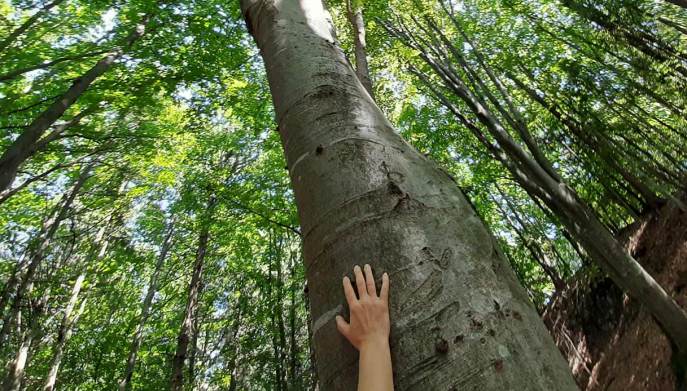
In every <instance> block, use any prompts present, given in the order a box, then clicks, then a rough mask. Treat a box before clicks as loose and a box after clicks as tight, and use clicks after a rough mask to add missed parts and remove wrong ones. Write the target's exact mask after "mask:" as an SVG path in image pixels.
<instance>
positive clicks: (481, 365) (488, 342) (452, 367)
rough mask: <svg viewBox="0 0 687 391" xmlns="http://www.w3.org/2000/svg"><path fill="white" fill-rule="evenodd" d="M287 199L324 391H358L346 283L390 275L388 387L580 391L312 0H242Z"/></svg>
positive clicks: (485, 240) (463, 212) (506, 272)
mask: <svg viewBox="0 0 687 391" xmlns="http://www.w3.org/2000/svg"><path fill="white" fill-rule="evenodd" d="M241 8H242V10H243V13H244V17H245V19H246V23H247V25H248V29H249V31H250V32H251V33H252V35H253V36H254V38H255V40H256V42H257V44H258V47H259V48H260V50H261V54H262V57H263V60H264V62H265V67H266V69H267V76H268V80H269V84H270V89H271V91H272V97H273V102H274V106H275V111H276V115H277V121H278V124H279V132H280V135H281V139H282V144H283V147H284V151H285V155H286V159H287V162H288V166H289V171H290V176H291V182H292V186H293V188H294V192H295V198H296V203H297V206H298V213H299V216H300V223H301V232H302V233H303V240H304V256H305V264H306V271H307V279H308V287H309V296H310V306H311V311H312V317H313V324H312V333H313V347H314V352H315V361H316V364H317V366H316V367H317V374H318V378H319V387H320V389H321V390H324V391H329V390H346V391H350V390H354V389H355V388H356V382H357V359H358V357H357V354H356V352H355V350H354V348H353V347H352V346H350V344H349V343H348V342H347V341H346V340H345V338H343V337H342V336H341V335H339V333H338V332H337V330H336V327H335V323H334V317H335V315H337V314H340V313H342V312H345V311H344V297H343V293H342V288H341V277H342V276H343V275H345V274H347V273H350V272H351V269H352V267H353V265H354V264H360V263H363V262H370V263H371V264H372V265H373V267H374V268H375V269H376V270H377V275H381V273H379V272H381V271H387V272H388V273H389V275H390V277H391V307H390V311H391V319H392V331H391V349H392V358H393V361H394V370H395V374H396V376H395V384H396V389H397V390H423V391H424V390H450V389H452V388H454V389H479V390H504V389H512V390H524V389H530V390H531V389H540V390H552V389H556V390H575V389H576V386H575V383H574V381H573V380H572V377H571V375H570V372H569V369H568V368H567V365H566V363H565V361H564V360H563V359H562V357H561V355H560V353H559V352H558V350H557V348H556V347H555V345H554V344H553V343H552V341H551V337H550V336H549V334H548V332H547V331H546V329H545V328H544V327H543V325H542V322H541V320H540V319H539V317H538V315H537V313H536V312H535V311H534V309H533V307H532V306H531V303H530V302H529V299H528V298H527V295H526V293H525V292H524V290H523V289H522V287H520V286H519V285H518V283H517V281H516V279H515V276H514V273H513V272H512V270H511V269H510V267H509V266H508V264H507V262H506V261H505V260H504V258H503V255H502V253H501V252H500V250H499V249H498V247H497V245H496V243H495V240H494V239H493V237H492V236H491V235H490V233H489V232H488V231H487V230H486V228H485V225H484V224H483V222H482V221H481V220H480V219H479V217H478V216H477V215H476V213H475V211H474V210H473V209H472V208H471V206H470V205H469V203H468V202H467V201H466V199H465V198H464V196H463V195H462V193H461V192H460V190H459V189H458V187H457V186H456V184H455V183H454V182H453V181H452V180H451V178H450V177H449V176H448V175H446V174H445V173H444V172H443V171H441V170H440V169H439V168H438V167H437V166H436V165H435V164H434V163H433V162H431V161H430V160H428V159H427V158H425V157H424V156H422V155H421V154H420V153H418V152H417V151H416V150H414V149H413V148H412V147H411V146H410V145H409V144H408V143H406V142H405V141H404V140H403V139H401V137H400V136H399V135H398V134H397V133H395V132H394V130H393V128H392V126H391V124H390V123H389V121H388V120H387V119H386V118H384V116H383V114H382V112H381V111H380V110H379V108H378V107H377V106H376V105H375V104H374V102H373V101H372V100H371V98H370V97H369V94H367V93H366V92H365V89H364V87H363V86H362V84H361V83H360V81H359V80H358V78H357V76H356V74H355V73H354V71H353V70H352V69H351V67H350V65H349V63H348V61H346V58H345V56H344V54H343V52H342V51H341V49H340V48H339V47H338V45H337V43H336V41H335V39H334V34H333V27H332V24H331V21H330V17H329V15H328V13H327V12H326V11H325V9H324V7H323V6H322V3H321V2H320V1H319V0H302V1H299V2H292V1H269V0H243V1H241Z"/></svg>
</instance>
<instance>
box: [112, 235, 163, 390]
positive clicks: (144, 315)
mask: <svg viewBox="0 0 687 391" xmlns="http://www.w3.org/2000/svg"><path fill="white" fill-rule="evenodd" d="M173 224H174V223H173V222H170V225H169V227H168V228H167V234H166V235H165V238H164V240H163V242H162V247H161V248H160V254H159V255H158V257H157V262H156V263H155V270H154V271H153V274H151V275H150V281H149V282H148V289H147V292H146V296H145V298H144V299H143V303H142V304H141V315H140V317H139V321H138V326H136V331H135V332H134V336H133V340H132V342H131V348H130V349H129V356H128V358H127V360H126V367H125V368H124V375H123V376H122V379H121V380H120V381H119V384H118V386H119V389H120V390H121V391H124V390H127V389H129V388H130V386H131V376H132V375H133V373H134V368H135V367H136V358H137V356H138V350H139V349H140V348H141V343H142V342H143V336H144V335H143V330H144V328H145V325H146V322H147V321H148V316H149V315H150V309H151V306H152V304H153V298H154V297H155V292H157V284H158V279H159V277H160V272H161V271H162V266H163V265H164V263H165V260H166V259H167V254H168V253H169V249H170V247H171V246H172V236H173V235H174V225H173Z"/></svg>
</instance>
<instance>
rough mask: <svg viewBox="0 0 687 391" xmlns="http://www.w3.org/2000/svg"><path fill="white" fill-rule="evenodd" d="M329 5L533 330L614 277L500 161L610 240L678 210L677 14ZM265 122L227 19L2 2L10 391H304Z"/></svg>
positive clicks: (1, 230)
mask: <svg viewBox="0 0 687 391" xmlns="http://www.w3.org/2000/svg"><path fill="white" fill-rule="evenodd" d="M328 3H329V4H328V7H329V11H330V13H331V16H332V20H333V22H334V25H335V26H336V27H337V39H338V41H339V44H340V45H341V47H342V48H343V50H344V52H345V53H346V55H347V56H348V59H349V61H350V63H351V64H355V66H356V71H357V72H358V75H359V77H360V78H362V79H364V78H365V77H366V76H365V75H364V73H361V72H362V70H361V68H362V67H368V66H369V69H367V70H366V73H367V77H369V83H367V85H365V87H366V88H368V89H369V92H370V94H371V97H373V98H374V101H375V102H376V104H377V105H378V106H379V107H380V108H381V110H382V111H383V113H384V114H385V115H386V116H387V118H389V120H390V121H391V122H392V123H393V124H394V125H395V126H396V128H397V129H398V131H399V133H400V135H401V136H402V137H403V138H404V139H405V140H406V141H407V142H408V143H410V144H411V145H412V146H413V147H415V148H416V149H417V150H419V151H420V152H422V153H423V154H424V155H425V156H426V157H428V158H429V159H430V160H431V161H433V162H435V163H436V165H437V166H438V167H440V169H441V170H443V171H444V172H445V173H446V174H447V175H449V176H450V177H451V178H452V179H453V181H454V182H455V186H457V187H458V188H460V189H461V191H462V192H463V194H464V195H465V196H466V197H467V198H468V199H469V200H470V202H471V205H472V207H473V208H474V210H475V211H476V213H477V214H478V215H479V217H480V218H481V219H482V220H483V221H484V222H485V223H486V225H487V226H488V228H489V230H490V231H491V232H492V233H493V235H494V236H495V237H496V239H497V241H498V243H499V244H500V248H501V250H502V251H503V253H504V254H505V257H506V258H507V260H508V261H509V263H510V265H511V266H512V268H513V270H514V271H515V274H516V275H517V278H518V280H519V282H520V284H521V285H522V286H524V288H525V289H526V291H527V294H528V296H529V299H530V300H531V301H532V303H533V304H534V305H535V306H536V308H537V309H540V310H541V309H543V308H544V307H545V305H546V304H547V303H548V302H549V300H550V298H551V297H552V295H554V294H556V292H560V291H562V290H564V289H565V288H566V286H567V285H568V284H569V283H570V282H571V281H573V279H574V278H576V277H577V276H580V275H584V274H590V273H591V274H593V273H603V272H607V271H604V270H599V267H598V264H597V263H596V262H597V261H596V258H598V257H597V256H595V254H594V253H590V250H589V249H588V248H586V247H585V243H584V240H583V239H581V238H580V235H579V234H576V233H575V232H574V231H575V229H574V228H572V227H573V225H574V224H575V222H574V221H572V222H571V221H570V217H569V216H568V215H564V214H563V213H561V212H560V211H559V210H557V209H556V208H555V207H554V206H552V203H551V202H550V201H549V200H548V199H547V197H549V193H547V192H546V191H541V192H538V190H537V189H539V188H541V187H542V186H543V185H540V184H538V183H536V181H532V182H530V184H529V185H528V183H524V184H523V180H520V179H518V178H519V177H518V172H520V171H527V169H526V168H523V167H525V166H526V165H527V164H526V163H525V162H524V160H523V161H518V160H517V159H516V158H514V157H513V156H515V155H517V154H516V153H515V152H512V150H514V149H513V148H511V147H509V145H511V144H509V142H510V141H508V140H511V141H512V143H513V145H517V146H518V148H519V150H520V151H524V152H522V153H523V154H524V155H526V156H527V157H528V159H529V160H531V161H533V162H535V163H536V167H539V168H540V169H541V170H543V171H542V172H545V173H546V174H547V175H549V177H551V178H555V179H556V180H557V181H558V182H557V183H562V184H565V185H566V186H568V187H569V188H570V189H571V191H572V192H573V193H571V194H575V197H576V198H575V199H577V200H579V203H580V205H584V206H585V207H586V208H588V209H586V210H587V211H588V212H589V214H590V215H593V216H595V218H597V219H598V221H599V222H600V225H599V226H600V227H602V228H603V229H605V230H606V231H607V232H609V233H610V234H611V235H614V236H615V235H618V234H620V233H621V232H622V231H623V229H624V228H625V227H627V226H629V225H630V224H632V223H633V222H635V221H638V219H639V218H640V217H641V216H643V215H645V214H646V213H649V212H650V211H652V210H654V209H655V208H657V207H659V206H660V205H663V204H664V203H665V202H667V201H669V200H672V201H673V202H677V203H679V204H680V205H681V207H682V208H685V209H687V206H685V205H683V204H681V202H680V201H679V199H678V198H679V197H677V195H678V194H681V193H682V192H684V191H685V189H686V186H687V148H685V145H687V116H686V114H687V95H686V94H687V7H686V5H685V4H684V3H683V2H681V1H679V0H676V1H669V2H668V1H662V0H654V1H649V0H594V1H588V0H527V1H525V0H500V1H485V0H465V1H456V0H393V1H383V2H382V1H376V0H347V1H339V0H333V1H331V2H328ZM356 15H358V17H356ZM361 27H362V28H364V31H363V34H362V37H363V39H362V40H361V39H360V38H361V35H360V33H361V31H360V28H361ZM360 56H365V59H366V61H365V63H363V64H361V62H360V61H356V58H358V59H359V58H360ZM364 84H365V83H364ZM475 102H477V103H479V105H477V106H476V105H475V104H474V103H475ZM480 107H481V108H480ZM484 113H488V114H489V118H491V119H485V114H484ZM274 116H275V113H274V108H273V106H272V101H271V95H270V85H269V83H268V80H267V78H266V76H265V69H264V65H263V62H262V60H261V58H260V52H259V50H258V49H257V47H256V46H255V44H254V43H253V40H252V39H251V37H250V33H249V31H248V30H247V28H246V25H245V22H244V20H243V15H242V13H241V10H240V8H239V6H238V4H236V2H227V1H216V0H205V1H199V0H193V1H191V0H173V1H172V0H170V1H150V0H135V1H127V2H120V1H116V2H107V1H100V0H96V1H82V0H52V1H51V0H47V1H43V0H37V1H33V0H32V1H28V0H27V1H25V0H0V151H4V152H3V154H2V156H1V157H0V281H2V297H1V298H0V313H1V314H2V332H1V334H0V356H1V357H2V360H3V362H6V363H8V364H7V366H6V368H5V369H4V371H3V373H2V377H3V380H2V382H3V387H5V389H39V388H42V387H48V383H50V381H49V380H50V374H51V373H53V374H54V375H53V376H54V378H53V380H52V385H51V386H50V388H45V389H52V387H56V388H61V389H76V388H77V387H78V389H80V390H100V389H114V388H115V387H120V388H121V389H127V388H131V389H137V390H138V389H140V390H157V389H164V388H166V387H168V385H169V383H170V377H171V376H172V373H173V367H174V362H175V359H177V361H178V360H180V363H181V367H178V368H177V369H179V370H180V371H181V372H179V374H180V375H182V376H183V377H182V378H183V380H182V383H183V387H187V388H186V389H207V390H215V389H217V390H218V389H230V390H234V389H247V390H273V389H274V390H301V389H312V388H313V387H314V385H315V384H316V382H317V379H316V376H315V366H316V364H317V363H316V362H314V361H313V359H312V357H313V354H312V351H311V347H310V339H311V335H310V333H311V328H310V327H309V325H310V324H311V323H312V321H311V319H310V315H309V314H310V312H309V303H308V283H307V281H306V277H305V276H306V271H305V266H304V263H303V255H302V249H301V244H302V236H303V235H304V233H303V232H301V228H300V227H299V215H298V211H297V208H296V204H295V199H294V194H293V191H292V189H291V186H290V182H289V169H290V168H289V167H288V166H287V163H286V160H285V157H284V152H283V149H282V141H283V140H281V139H280V133H279V129H278V126H277V122H276V121H275V119H274ZM489 120H493V122H494V123H498V124H500V125H499V127H495V128H493V129H492V128H490V127H489V125H488V121H489ZM495 129H496V130H495ZM498 129H501V130H503V132H504V133H503V134H501V133H498V132H499V131H501V130H498ZM504 134H505V136H504ZM506 136H507V137H506ZM504 140H505V141H504ZM509 148H511V149H509ZM514 154H515V155H514ZM524 155H523V156H524ZM529 160H528V161H529ZM509 164H510V166H509ZM532 183H534V184H532ZM528 186H529V187H528ZM551 197H553V196H551ZM365 261H367V260H361V262H365ZM194 281H195V282H197V284H196V285H195V289H197V292H196V293H197V296H196V298H195V299H193V300H196V301H197V302H196V304H195V305H194V306H193V305H190V304H189V303H191V302H193V300H191V294H190V292H191V290H193V289H192V287H193V286H194V284H193V282H194ZM392 300H393V280H392ZM190 307H193V308H190ZM184 324H187V326H188V327H187V328H186V332H184V327H183V325H184ZM180 329H181V332H180ZM182 334H183V335H182ZM182 336H183V338H182ZM184 338H185V339H186V340H187V341H186V343H187V345H188V348H184V349H183V353H184V354H183V355H182V356H179V350H178V345H179V341H180V340H181V339H184ZM22 352H23V355H22ZM132 360H133V361H132ZM127 363H130V364H131V365H128V364H127ZM179 389H181V388H179Z"/></svg>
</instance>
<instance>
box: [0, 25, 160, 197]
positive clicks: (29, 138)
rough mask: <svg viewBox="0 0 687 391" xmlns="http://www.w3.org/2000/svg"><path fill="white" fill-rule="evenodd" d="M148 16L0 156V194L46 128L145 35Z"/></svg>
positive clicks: (12, 179)
mask: <svg viewBox="0 0 687 391" xmlns="http://www.w3.org/2000/svg"><path fill="white" fill-rule="evenodd" d="M148 19H149V17H148V16H146V17H144V18H143V20H142V22H141V23H139V24H138V25H137V26H136V28H135V29H134V30H133V31H132V32H131V33H130V34H129V36H128V37H127V39H126V42H125V44H124V45H123V46H122V47H120V48H118V49H116V50H114V51H113V52H111V53H108V54H107V55H105V57H103V58H102V59H100V61H98V62H97V63H96V64H95V65H94V66H93V67H92V68H91V69H89V70H88V71H87V72H86V73H84V74H83V75H82V76H81V77H79V78H78V79H76V80H75V81H74V83H73V84H72V85H71V87H69V89H68V90H67V91H66V92H65V93H64V94H62V95H60V96H58V97H57V99H55V101H54V102H53V103H52V104H51V105H50V106H48V108H47V109H45V111H43V112H42V113H41V114H39V115H38V117H36V118H35V119H34V120H33V122H31V123H30V124H29V125H28V126H27V127H26V128H25V129H24V131H23V132H22V133H21V134H20V135H19V137H17V138H16V139H15V140H14V141H13V142H12V144H10V145H9V147H7V149H6V150H5V152H4V153H3V154H2V156H0V191H3V190H5V189H7V188H8V187H9V186H10V185H11V184H12V182H13V181H14V178H15V177H16V175H17V170H18V169H19V166H21V164H22V163H23V162H24V161H25V160H26V159H27V158H29V157H30V156H31V154H32V153H33V152H34V151H35V149H36V143H38V142H39V140H40V138H41V137H42V136H43V134H44V133H45V131H46V130H47V129H48V128H50V127H51V126H52V125H53V124H54V123H55V121H57V120H58V119H59V118H60V117H61V116H62V115H63V114H64V113H65V112H66V111H67V110H68V109H69V108H70V107H71V106H72V105H73V104H74V103H75V102H76V101H77V99H79V97H80V96H81V95H82V94H83V93H84V92H86V91H87V90H88V88H89V87H90V86H91V84H92V83H93V82H94V81H95V80H96V79H97V78H98V77H100V76H102V75H103V74H104V73H105V72H107V71H108V70H109V69H110V68H112V66H113V65H114V63H115V61H116V60H117V59H119V58H120V57H121V56H122V55H123V54H124V52H125V51H126V49H128V48H130V47H131V46H132V45H133V44H134V43H135V42H136V41H137V40H138V39H139V38H140V37H142V36H143V34H144V33H145V26H146V24H147V22H148Z"/></svg>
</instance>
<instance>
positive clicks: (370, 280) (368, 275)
mask: <svg viewBox="0 0 687 391" xmlns="http://www.w3.org/2000/svg"><path fill="white" fill-rule="evenodd" d="M364 269H365V283H366V285H367V294H368V295H370V296H372V297H377V287H376V286H375V277H374V275H373V274H372V267H370V265H369V264H367V263H366V264H365V267H364Z"/></svg>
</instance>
